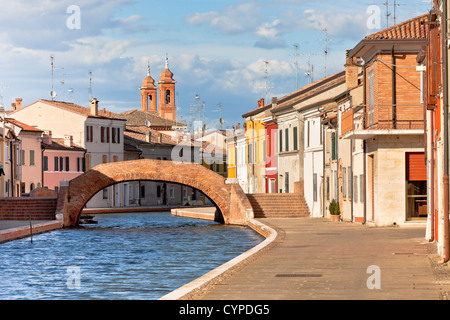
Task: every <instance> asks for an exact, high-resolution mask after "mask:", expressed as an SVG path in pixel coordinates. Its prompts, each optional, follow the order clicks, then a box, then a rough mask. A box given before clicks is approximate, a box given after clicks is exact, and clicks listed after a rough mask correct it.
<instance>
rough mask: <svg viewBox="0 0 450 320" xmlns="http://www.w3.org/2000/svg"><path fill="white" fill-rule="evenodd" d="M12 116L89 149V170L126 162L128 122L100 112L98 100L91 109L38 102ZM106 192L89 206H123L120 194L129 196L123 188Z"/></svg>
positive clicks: (87, 161) (87, 158)
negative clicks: (125, 138) (110, 163)
mask: <svg viewBox="0 0 450 320" xmlns="http://www.w3.org/2000/svg"><path fill="white" fill-rule="evenodd" d="M9 117H11V118H13V119H16V120H19V121H21V122H24V123H27V124H29V125H30V126H32V127H37V128H41V129H42V130H49V131H52V133H53V135H55V136H58V137H64V136H65V135H70V136H72V137H73V142H74V143H75V144H76V145H79V146H81V147H82V148H85V149H86V158H85V161H86V170H89V169H91V168H93V167H95V166H97V165H99V164H102V163H108V162H118V161H123V159H124V146H123V140H124V138H123V133H124V130H125V123H126V121H125V120H123V119H118V118H114V117H111V116H110V115H109V114H108V113H107V112H105V111H101V110H99V106H98V100H96V99H92V100H91V101H90V108H86V107H82V106H79V105H76V104H74V103H68V102H60V101H50V100H38V101H36V102H33V103H31V104H29V105H27V106H25V107H21V106H16V109H15V110H13V112H12V113H10V114H9ZM105 190H106V191H105ZM105 190H104V191H101V192H100V193H98V194H97V195H95V196H94V197H93V198H92V199H91V201H89V203H88V204H87V207H90V208H93V207H109V206H120V199H121V197H120V196H119V195H121V194H123V193H126V190H122V187H121V186H120V185H116V186H111V187H109V188H107V189H105Z"/></svg>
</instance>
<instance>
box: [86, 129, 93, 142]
mask: <svg viewBox="0 0 450 320" xmlns="http://www.w3.org/2000/svg"><path fill="white" fill-rule="evenodd" d="M93 141H94V127H93V126H86V142H93Z"/></svg>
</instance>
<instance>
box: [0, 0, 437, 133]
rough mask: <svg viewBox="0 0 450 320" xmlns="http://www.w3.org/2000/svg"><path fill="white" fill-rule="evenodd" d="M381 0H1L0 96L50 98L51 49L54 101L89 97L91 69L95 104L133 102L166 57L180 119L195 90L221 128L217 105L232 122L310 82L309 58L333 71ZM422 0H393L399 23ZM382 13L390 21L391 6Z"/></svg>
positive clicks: (320, 71)
mask: <svg viewBox="0 0 450 320" xmlns="http://www.w3.org/2000/svg"><path fill="white" fill-rule="evenodd" d="M382 2H384V0H383V1H370V0H362V1H361V0H341V1H331V0H322V1H317V0H316V1H308V0H189V1H188V0H165V1H155V0H151V1H149V0H145V1H144V0H58V1H55V0H34V1H31V0H15V1H7V0H0V8H1V9H0V87H1V88H2V97H3V103H4V105H5V106H6V107H7V109H9V108H10V105H11V102H13V101H14V99H15V98H16V97H21V98H23V100H24V101H23V103H24V105H27V104H29V103H31V102H33V101H35V100H38V99H50V91H51V88H52V72H51V70H52V69H51V59H50V56H54V67H55V68H54V73H53V88H54V90H55V91H56V92H57V94H58V97H57V98H56V99H57V100H64V101H68V102H75V103H78V104H80V105H84V106H87V105H88V100H89V72H92V82H93V83H92V96H93V97H95V98H97V99H98V100H100V105H101V108H103V107H105V108H107V109H109V110H111V111H115V112H123V111H127V110H132V109H138V108H140V92H139V86H140V85H141V84H142V80H143V79H144V78H145V77H146V75H147V64H148V63H150V68H151V75H152V77H153V78H154V79H155V80H156V81H158V80H159V75H160V73H161V72H162V71H163V69H164V61H165V57H166V55H167V56H168V59H169V67H170V69H171V71H172V72H173V73H174V78H175V80H176V81H177V85H176V92H177V106H178V108H179V110H178V112H177V115H179V116H181V117H180V118H179V120H181V121H183V122H189V121H190V119H191V114H192V110H193V106H194V105H195V96H196V95H198V96H199V97H200V98H199V101H200V102H202V103H204V106H205V109H204V110H205V119H206V122H207V124H208V126H209V127H210V128H211V127H214V126H218V118H219V115H220V112H219V107H218V105H219V103H220V104H222V106H223V108H222V111H221V112H222V117H223V118H224V119H225V124H224V128H229V127H231V126H232V125H235V124H236V123H238V122H242V117H241V115H242V114H243V113H245V112H247V111H250V110H252V109H255V108H256V107H257V100H259V99H260V98H265V97H266V90H267V91H268V94H267V97H268V99H269V100H270V99H271V97H273V96H277V97H282V96H284V95H286V94H289V93H291V92H293V91H295V90H296V89H297V84H298V86H299V87H302V86H304V85H306V84H307V83H309V81H310V80H311V76H310V77H308V76H307V75H306V72H307V70H308V68H309V69H312V70H313V71H314V72H313V73H312V76H313V79H314V80H318V79H320V78H322V77H324V76H325V75H330V74H333V73H336V72H339V71H342V70H343V64H344V62H345V51H346V50H347V49H351V48H353V47H354V46H355V45H356V44H357V43H358V42H359V41H360V40H361V39H362V38H363V37H364V36H365V35H367V34H371V33H375V32H377V31H380V29H384V28H385V27H386V6H384V5H380V4H378V5H377V6H378V10H379V16H377V15H376V10H375V11H374V10H373V9H374V8H373V5H374V4H376V3H382ZM428 2H429V1H426V0H423V1H422V0H403V1H402V0H399V1H397V3H398V4H400V5H398V6H397V7H396V18H397V22H401V21H404V20H407V19H410V18H413V17H415V16H418V15H420V14H422V13H426V12H427V11H428V10H429V9H430V7H431V6H430V5H429V4H428ZM390 3H393V1H390ZM371 6H372V7H371ZM368 9H369V10H368ZM375 9H376V8H375ZM390 12H391V13H392V14H391V16H390V18H389V23H390V25H392V23H393V6H390ZM377 19H378V20H377ZM377 21H378V23H379V28H380V29H376V27H377V23H376V22H377ZM325 29H326V30H327V32H325V31H324V30H325ZM326 35H327V36H326ZM325 38H328V42H327V43H328V56H327V63H326V69H325V54H324V50H325V43H326V42H325V41H324V39H325ZM295 46H297V47H298V49H297V50H296V47H295ZM296 53H297V54H296ZM266 62H267V63H266ZM296 62H297V63H298V68H297V67H296ZM308 62H310V64H309V65H310V66H311V67H308ZM266 67H267V73H266ZM266 75H267V77H266ZM297 75H298V76H297ZM266 78H267V81H266ZM266 83H267V85H266ZM0 102H1V101H0Z"/></svg>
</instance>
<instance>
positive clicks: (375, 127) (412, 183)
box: [343, 15, 428, 226]
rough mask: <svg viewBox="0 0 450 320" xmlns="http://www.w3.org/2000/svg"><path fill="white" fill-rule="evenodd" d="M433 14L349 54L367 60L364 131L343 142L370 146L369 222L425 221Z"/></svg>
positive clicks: (347, 135) (380, 35)
mask: <svg viewBox="0 0 450 320" xmlns="http://www.w3.org/2000/svg"><path fill="white" fill-rule="evenodd" d="M426 22H427V15H423V16H419V17H417V18H414V19H411V20H408V21H405V22H403V23H400V24H398V25H396V26H393V27H391V28H388V29H386V30H382V31H380V32H378V33H376V34H373V35H369V36H367V37H366V38H365V39H363V40H362V41H361V42H360V43H359V44H358V45H357V46H356V47H355V48H353V49H352V50H350V51H349V52H348V57H349V58H350V59H357V60H358V61H364V65H363V70H364V78H363V83H364V88H365V92H364V102H363V105H364V110H363V125H362V128H360V129H357V128H354V130H351V131H349V132H347V133H344V134H343V139H360V140H364V143H365V148H364V150H365V151H364V152H365V178H366V192H365V193H366V198H365V203H366V208H365V217H364V220H365V221H366V222H370V223H373V224H375V225H377V226H392V225H404V224H409V225H411V224H412V223H415V222H419V223H420V222H425V220H426V218H427V168H426V165H425V152H424V111H423V107H422V100H421V99H422V92H423V81H422V77H421V73H420V72H418V71H417V69H416V67H417V66H418V62H417V56H418V54H419V52H420V51H421V48H422V47H424V46H426V44H427V29H428V26H427V23H426Z"/></svg>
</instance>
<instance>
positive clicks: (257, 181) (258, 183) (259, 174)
mask: <svg viewBox="0 0 450 320" xmlns="http://www.w3.org/2000/svg"><path fill="white" fill-rule="evenodd" d="M270 107H271V104H269V105H265V104H264V99H260V100H259V101H258V109H255V110H252V111H250V112H248V113H245V114H244V115H242V117H243V118H244V119H245V121H246V122H245V133H246V135H245V136H246V149H247V151H246V153H247V159H246V163H247V184H248V193H265V192H266V189H265V187H266V184H265V175H266V164H265V143H266V142H265V138H266V130H265V126H264V123H263V122H262V121H261V120H262V119H263V118H265V117H266V115H267V114H268V110H269V108H270Z"/></svg>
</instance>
